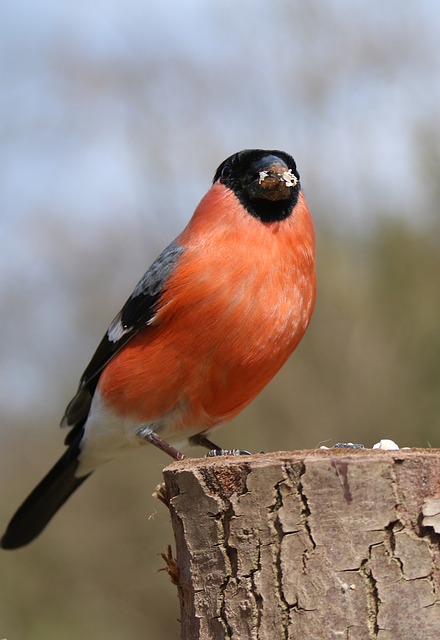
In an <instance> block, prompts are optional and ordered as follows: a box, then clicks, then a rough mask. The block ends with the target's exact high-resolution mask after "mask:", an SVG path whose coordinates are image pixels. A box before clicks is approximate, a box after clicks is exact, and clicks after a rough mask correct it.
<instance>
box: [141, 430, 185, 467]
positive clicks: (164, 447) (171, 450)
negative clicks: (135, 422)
mask: <svg viewBox="0 0 440 640" xmlns="http://www.w3.org/2000/svg"><path fill="white" fill-rule="evenodd" d="M139 435H140V436H141V438H142V439H143V440H146V441H147V442H151V444H154V446H155V447H157V448H158V449H160V450H161V451H163V452H164V453H166V454H167V455H168V456H171V457H172V458H174V460H184V459H185V458H186V456H185V455H184V454H183V453H180V451H178V450H177V449H176V448H175V447H173V446H172V445H171V444H169V443H168V442H167V441H166V440H164V439H163V438H161V437H160V436H158V435H157V434H156V433H142V431H140V432H139Z"/></svg>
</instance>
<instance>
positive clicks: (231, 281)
mask: <svg viewBox="0 0 440 640" xmlns="http://www.w3.org/2000/svg"><path fill="white" fill-rule="evenodd" d="M315 291H316V284H315V235H314V229H313V223H312V220H311V217H310V213H309V209H308V207H307V204H306V201H305V198H304V195H303V192H302V191H301V187H300V181H299V174H298V171H297V169H296V164H295V161H294V160H293V158H292V157H291V156H290V155H288V154H287V153H284V152H283V151H275V150H269V151H267V150H262V149H252V150H250V149H246V150H244V151H240V152H239V153H236V154H234V155H232V156H230V157H229V158H227V159H226V160H225V161H224V162H222V163H221V165H220V166H219V167H218V169H217V171H216V172H215V175H214V180H213V184H212V186H211V188H210V189H209V191H208V192H207V193H206V195H205V196H204V197H203V199H202V200H201V202H200V204H199V205H198V207H197V208H196V210H195V212H194V214H193V216H192V218H191V220H190V221H189V223H188V225H187V226H186V228H185V229H184V230H183V231H182V233H181V234H180V235H179V236H178V237H177V238H176V240H174V241H173V242H172V243H171V244H170V245H169V246H168V247H167V248H166V249H165V250H164V251H163V252H162V253H161V254H160V256H159V257H158V258H157V259H156V260H155V262H153V264H152V265H151V267H150V268H149V269H148V271H147V272H146V273H145V275H144V276H143V277H142V278H141V280H140V281H139V283H138V284H137V285H136V287H135V288H134V291H133V293H132V294H131V296H130V297H129V298H128V300H127V302H126V303H125V305H124V306H123V307H122V310H121V311H120V312H119V313H118V314H117V316H116V317H115V318H114V320H113V321H112V322H111V323H110V326H109V328H108V330H107V333H106V334H105V336H104V338H103V339H102V341H101V342H100V344H99V346H98V348H97V349H96V351H95V353H94V355H93V357H92V359H91V361H90V364H89V365H88V367H87V368H86V370H85V371H84V373H83V375H82V377H81V380H80V383H79V387H78V391H77V392H76V395H75V396H74V398H73V399H72V400H71V402H70V403H69V404H68V406H67V409H66V412H65V415H64V418H63V420H62V423H61V424H62V426H63V427H68V428H69V429H70V430H69V432H68V434H67V437H66V439H65V444H66V445H67V449H66V450H65V452H64V454H63V455H62V457H61V458H60V460H59V461H58V462H57V463H56V464H55V466H54V467H53V468H52V469H51V470H50V471H49V473H48V474H47V475H46V476H45V477H44V478H43V480H42V481H41V482H40V483H39V484H38V485H37V487H36V488H35V489H34V490H33V491H32V493H31V494H30V495H29V497H28V498H27V499H26V500H25V501H24V503H23V504H22V505H21V507H20V508H19V509H18V511H17V512H16V513H15V515H14V516H13V518H12V520H11V521H10V523H9V525H8V527H7V529H6V532H5V534H4V535H3V537H2V539H1V546H2V547H3V548H5V549H14V548H17V547H21V546H23V545H25V544H27V543H29V542H30V541H31V540H33V539H34V538H35V537H36V536H37V535H38V534H39V533H40V532H41V531H42V530H43V529H44V527H45V526H46V524H47V523H48V522H49V520H50V519H51V518H52V516H53V515H54V514H55V513H56V511H57V510H58V509H59V508H60V507H61V505H62V504H63V503H64V502H65V501H66V500H67V498H68V497H69V496H70V495H71V494H72V493H73V492H74V491H75V490H76V489H77V488H78V487H79V486H80V485H81V484H82V483H83V482H84V480H86V478H88V477H89V476H90V475H91V474H92V473H93V472H94V471H95V469H97V468H98V467H99V466H101V465H102V464H104V463H105V462H107V461H108V460H111V459H112V458H114V457H115V456H117V455H118V454H119V453H122V452H124V451H127V450H129V449H131V448H133V447H139V446H143V445H145V444H146V443H151V444H153V445H155V446H156V447H159V448H160V449H161V450H162V451H164V452H165V453H167V454H169V455H171V456H172V457H174V458H175V459H179V458H182V457H183V455H182V454H181V453H180V451H179V449H178V448H179V447H181V446H182V445H183V444H187V442H188V440H189V442H190V443H191V444H199V445H202V446H205V447H207V448H208V449H212V450H214V451H216V450H218V449H219V447H217V445H215V444H213V443H212V442H211V440H209V439H208V437H207V434H209V432H210V431H212V430H213V429H214V428H215V427H217V426H218V425H220V424H221V423H223V422H225V421H227V420H230V419H231V418H233V417H234V416H235V415H237V414H238V413H239V412H240V411H241V410H242V409H244V407H246V406H247V405H248V404H249V403H250V402H251V401H252V400H253V398H255V396H256V395H257V394H258V393H259V392H260V391H261V390H262V389H263V387H264V386H265V385H266V384H267V383H268V382H269V380H271V378H272V377H273V376H274V375H275V374H276V373H277V371H278V370H279V369H280V367H281V366H282V365H283V364H284V363H285V361H286V360H287V358H288V357H289V355H290V354H291V353H292V351H293V350H294V349H295V347H296V346H297V345H298V343H299V341H300V340H301V338H302V336H303V335H304V332H305V331H306V329H307V326H308V324H309V322H310V318H311V315H312V312H313V307H314V302H315ZM170 440H171V441H172V442H173V444H170Z"/></svg>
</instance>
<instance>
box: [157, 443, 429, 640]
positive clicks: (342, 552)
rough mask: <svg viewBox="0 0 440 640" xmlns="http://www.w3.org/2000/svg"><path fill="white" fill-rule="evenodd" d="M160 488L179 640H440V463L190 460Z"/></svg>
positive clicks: (332, 453)
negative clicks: (169, 529) (168, 521)
mask: <svg viewBox="0 0 440 640" xmlns="http://www.w3.org/2000/svg"><path fill="white" fill-rule="evenodd" d="M164 477H165V485H166V493H167V495H168V499H169V502H170V511H171V516H172V523H173V529H174V534H175V539H176V548H177V563H178V589H179V597H180V602H181V621H182V636H181V637H182V639H183V640H196V639H197V640H208V639H209V640H214V639H215V640H220V639H222V640H223V639H226V638H232V639H234V640H247V639H255V640H257V639H258V640H278V639H280V640H283V639H290V638H291V639H295V640H327V639H329V640H330V639H334V638H342V639H344V640H345V639H347V640H364V639H365V640H367V639H368V640H370V639H378V640H418V639H419V638H420V640H422V639H423V640H435V639H436V638H440V548H439V540H440V536H439V535H438V533H436V532H435V526H436V525H437V527H438V525H439V520H438V518H437V520H436V517H437V516H436V514H435V513H434V514H433V513H432V512H433V511H434V512H435V505H438V504H439V503H438V498H440V450H425V449H423V450H420V449H418V450H415V449H412V450H400V451H371V450H359V451H352V450H344V449H329V450H322V451H321V450H316V451H295V452H278V453H271V454H265V455H255V456H241V457H224V458H208V459H206V458H203V459H200V458H199V459H186V460H184V461H181V462H177V463H173V464H172V465H170V466H169V467H167V469H166V470H165V471H164ZM433 505H434V506H433ZM424 510H425V511H426V513H424ZM424 517H425V525H429V526H424V525H423V521H424ZM438 530H440V528H438Z"/></svg>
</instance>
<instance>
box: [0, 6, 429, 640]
mask: <svg viewBox="0 0 440 640" xmlns="http://www.w3.org/2000/svg"><path fill="white" fill-rule="evenodd" d="M439 39H440V11H439V7H438V5H437V3H436V2H435V1H434V0H431V1H429V0H406V2H388V3H384V2H379V1H374V0H373V2H369V3H366V2H363V1H362V0H353V1H352V2H343V1H342V0H308V2H296V1H294V0H290V1H287V0H271V2H265V1H263V0H240V1H239V2H237V1H236V0H235V1H233V0H187V1H185V2H180V1H179V0H169V1H168V2H166V3H158V2H149V1H148V0H143V1H141V0H105V2H104V1H103V0H102V1H100V0H87V2H86V1H85V0H75V2H63V3H60V2H56V1H55V0H39V1H38V2H31V1H30V0H21V1H19V2H12V1H10V0H4V1H3V2H2V3H1V7H0V65H1V68H0V82H1V85H0V86H1V93H0V136H1V145H0V290H1V291H0V309H1V311H0V316H1V339H0V370H1V381H2V382H1V385H0V413H1V433H0V445H1V447H0V468H1V483H0V528H2V529H3V528H4V526H5V525H6V523H7V521H8V520H9V518H10V516H11V515H12V512H13V511H14V510H15V509H16V507H17V506H18V504H19V503H20V502H21V500H22V499H23V498H24V497H25V495H26V494H27V493H28V491H29V490H30V489H31V488H33V486H34V484H35V483H36V482H37V481H39V480H40V478H41V477H42V475H43V474H44V473H46V471H47V470H48V468H49V466H51V465H52V463H53V462H54V461H55V459H57V458H58V457H59V455H60V454H61V452H62V450H63V446H62V439H63V436H64V435H65V434H64V433H62V432H61V431H58V428H57V425H58V422H59V420H60V417H61V415H62V414H63V411H64V408H65V405H66V404H67V402H68V400H69V399H70V398H71V396H72V394H73V393H74V392H75V389H76V386H77V383H78V379H79V376H80V374H81V373H82V371H83V369H84V368H85V366H86V364H87V363H88V360H89V358H90V357H91V354H92V352H93V350H94V348H95V347H96V345H97V343H98V341H99V340H100V339H101V337H102V334H103V332H104V331H105V330H106V328H107V325H108V323H109V321H110V320H111V319H112V318H113V316H114V315H115V313H116V312H117V311H118V310H119V308H120V306H121V304H122V303H123V302H124V301H125V299H126V298H127V296H128V295H129V293H130V292H131V289H132V287H133V286H134V284H135V283H136V282H137V280H138V279H139V278H140V276H141V275H142V274H143V272H144V271H145V270H146V268H147V267H148V266H149V264H150V263H151V262H152V260H153V259H154V258H155V257H156V256H157V254H158V253H159V252H160V251H161V249H162V248H163V247H164V246H165V245H166V244H167V243H168V242H169V241H170V240H171V239H173V238H174V237H175V236H176V235H177V234H178V233H179V232H180V230H181V229H182V228H183V226H184V225H185V223H186V222H187V220H188V219H189V217H190V215H191V213H192V211H193V210H194V207H195V206H196V204H197V203H198V201H199V199H200V198H201V196H202V195H203V194H204V193H205V191H206V190H207V189H208V187H209V185H210V181H211V179H212V176H213V174H214V171H215V169H216V167H217V166H218V164H219V163H220V162H221V161H222V160H223V159H224V158H226V157H227V156H228V155H230V154H232V153H234V152H236V151H238V150H240V149H243V148H246V147H262V148H280V149H283V150H286V151H288V152H289V153H291V154H292V155H293V156H294V157H295V159H296V161H297V164H298V167H299V171H300V173H301V177H302V185H303V189H304V191H305V193H306V196H307V199H308V201H309V205H310V207H311V210H312V212H313V216H314V220H315V223H316V229H317V260H318V302H317V307H316V312H315V315H314V318H313V321H312V324H311V326H310V329H309V331H308V333H307V335H306V338H305V339H304V341H303V343H302V344H301V345H300V347H299V349H298V351H297V352H296V353H295V355H294V357H293V358H292V359H291V360H290V361H289V363H288V364H287V366H286V367H285V368H284V369H283V371H282V372H281V373H280V374H279V375H278V377H277V378H276V380H274V381H273V382H272V383H271V384H270V385H269V386H268V388H267V389H266V390H265V391H264V392H263V393H262V394H261V396H260V397H259V398H258V399H257V400H256V401H255V402H254V403H253V404H252V405H251V406H250V407H249V408H248V409H247V410H246V411H245V412H244V413H243V414H242V415H240V416H239V417H238V418H236V419H235V420H234V422H233V423H231V424H230V425H229V426H225V427H224V428H223V429H222V430H221V431H220V432H219V433H218V434H216V441H218V442H219V443H220V444H221V445H223V446H225V447H242V448H246V449H250V450H252V451H259V450H265V451H271V450H277V449H284V450H285V449H298V448H314V447H317V446H319V445H320V444H326V445H330V444H333V443H335V442H338V441H354V442H363V443H364V444H365V445H366V446H371V445H372V444H373V443H374V442H376V441H377V440H379V439H380V438H381V437H390V438H393V439H394V440H396V441H397V442H398V443H399V444H400V445H401V446H421V447H430V446H433V447H438V446H440V424H439V422H440V393H439V389H440V332H439V326H438V325H439V321H438V319H439V316H440V295H439V290H440V251H439V248H440V218H439V205H438V201H439V196H440V186H439V185H440V182H439V176H440V163H439V160H440V128H439V120H440V83H439V77H440V59H439V48H438V43H439ZM195 453H199V452H195ZM168 462H169V461H168V460H167V459H166V458H165V457H164V455H163V454H161V453H160V452H156V451H153V450H151V449H150V450H148V451H147V450H142V451H140V452H138V453H136V454H133V455H132V456H130V457H127V458H125V459H123V460H118V461H115V462H114V463H111V464H109V465H108V466H107V468H104V469H102V470H100V471H99V473H98V474H96V475H95V476H94V478H93V480H91V481H90V482H87V483H86V484H85V485H84V486H83V487H82V488H81V490H80V491H79V492H78V494H76V495H75V496H74V497H73V498H72V500H71V501H69V503H68V505H66V507H65V508H64V509H63V510H62V511H61V512H60V514H59V515H58V517H57V518H55V520H54V521H53V522H52V523H51V525H50V526H49V528H48V530H47V531H46V532H45V534H44V535H43V536H42V537H41V538H40V539H38V540H37V541H36V542H35V543H34V544H32V545H31V546H30V547H28V548H25V549H23V550H20V551H17V552H5V551H3V552H1V553H0V576H1V581H0V637H1V638H3V637H4V638H7V639H8V640H31V639H32V640H43V639H44V640H52V639H53V640H55V639H56V640H60V639H62V640H73V639H75V640H76V639H77V638H87V639H92V638H93V639H95V638H106V640H116V639H118V640H119V638H121V637H122V638H130V639H131V640H138V639H139V640H140V639H143V638H158V639H161V640H168V639H172V638H173V639H174V638H177V637H178V635H179V626H178V621H177V620H178V616H179V610H178V602H177V595H176V591H175V588H174V587H173V586H172V585H170V583H169V580H168V578H167V576H166V574H165V573H158V570H159V569H160V568H161V567H162V566H163V565H164V563H163V561H162V560H161V558H160V556H159V554H160V553H161V552H164V551H165V550H166V546H167V544H168V543H171V542H172V531H171V526H170V523H169V518H168V514H167V512H166V510H165V508H164V507H163V506H162V505H161V504H160V503H159V502H157V501H155V500H154V499H153V498H152V497H151V493H152V491H153V490H154V488H155V486H156V484H157V483H158V482H160V481H161V477H162V476H161V471H162V468H163V467H164V466H165V465H166V464H168Z"/></svg>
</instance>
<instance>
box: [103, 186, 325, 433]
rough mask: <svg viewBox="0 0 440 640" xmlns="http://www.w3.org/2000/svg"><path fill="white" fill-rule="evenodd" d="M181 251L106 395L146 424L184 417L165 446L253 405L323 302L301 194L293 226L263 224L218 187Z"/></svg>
mask: <svg viewBox="0 0 440 640" xmlns="http://www.w3.org/2000/svg"><path fill="white" fill-rule="evenodd" d="M177 241H178V243H179V244H180V245H181V246H183V247H184V248H185V252H184V253H183V254H182V256H181V257H180V258H179V260H178V262H177V264H176V268H175V269H174V271H173V273H172V275H171V276H170V278H169V280H168V281H167V285H166V288H165V291H164V293H163V295H162V297H161V303H160V307H159V311H158V312H157V315H156V317H155V320H154V323H153V326H151V327H149V328H148V330H147V331H145V332H143V333H140V334H139V335H138V336H136V337H135V338H133V339H132V340H131V341H130V342H129V343H128V344H127V346H125V347H124V348H123V349H122V351H120V353H119V354H118V355H116V356H115V358H114V359H113V360H112V361H111V362H110V363H109V364H108V365H107V367H106V369H105V371H104V373H103V374H102V376H101V379H100V381H99V385H98V388H99V391H100V393H101V395H102V397H103V399H104V400H105V402H106V403H108V405H109V406H110V407H111V408H112V410H113V411H115V412H116V413H119V414H121V415H131V416H132V417H133V418H135V419H137V420H139V422H149V421H154V420H157V419H158V418H159V417H160V416H162V415H164V414H168V413H170V412H172V411H173V410H175V409H176V408H177V415H176V420H175V422H174V423H173V425H172V426H170V428H169V429H168V430H167V431H166V433H165V434H164V435H166V436H169V435H171V434H172V432H173V429H175V430H185V429H188V431H189V434H191V433H194V432H197V431H203V430H204V429H208V428H210V427H212V426H214V425H216V424H217V423H218V422H222V421H224V420H228V419H231V418H232V417H234V416H235V415H236V414H237V413H238V412H239V411H241V410H242V409H243V408H244V407H245V406H246V405H247V404H248V403H249V402H251V400H253V398H254V397H255V396H256V395H257V394H258V393H259V392H260V391H261V389H262V388H263V387H264V386H265V385H266V384H267V383H268V381H269V380H270V379H271V378H272V377H273V376H274V375H275V373H276V372H277V371H278V370H279V369H280V367H281V366H282V365H283V364H284V362H285V361H286V359H287V358H288V357H289V355H290V354H291V353H292V351H293V350H294V349H295V347H296V346H297V344H298V342H299V341H300V340H301V338H302V336H303V334H304V332H305V330H306V329H307V326H308V324H309V321H310V318H311V315H312V311H313V306H314V301H315V270H314V262H315V261H314V230H313V224H312V220H311V217H310V213H309V210H308V207H307V204H306V202H305V199H304V197H303V195H302V193H301V192H300V196H299V199H298V203H297V205H296V207H295V210H294V213H293V214H292V215H291V216H289V217H288V218H286V219H285V220H281V221H278V222H275V223H273V222H272V223H262V222H261V221H260V220H258V219H257V218H253V217H251V216H249V214H248V213H246V211H244V210H243V208H242V206H241V205H240V203H239V201H238V200H237V198H236V197H235V195H234V193H233V192H232V191H230V190H229V189H227V188H226V187H225V186H224V185H222V184H221V183H219V182H217V183H215V184H214V186H213V187H212V188H211V189H210V190H209V191H208V193H207V194H206V196H205V197H204V198H203V199H202V201H201V202H200V204H199V206H198V207H197V209H196V211H195V213H194V215H193V217H192V219H191V221H190V223H189V224H188V226H187V227H186V229H185V230H184V231H183V232H182V234H181V235H180V237H179V238H178V239H177ZM182 352H184V353H185V357H182Z"/></svg>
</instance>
